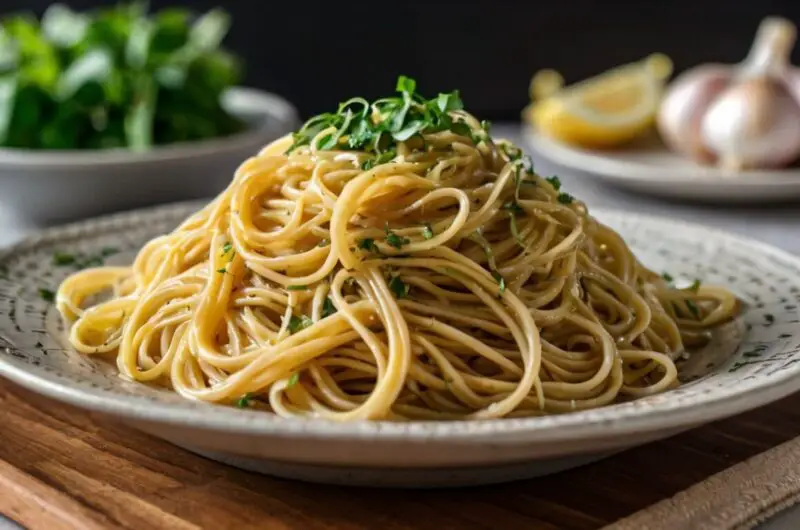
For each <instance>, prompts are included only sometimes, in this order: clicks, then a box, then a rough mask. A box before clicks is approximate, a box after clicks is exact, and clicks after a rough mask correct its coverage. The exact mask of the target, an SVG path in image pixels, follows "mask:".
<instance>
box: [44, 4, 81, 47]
mask: <svg viewBox="0 0 800 530" xmlns="http://www.w3.org/2000/svg"><path fill="white" fill-rule="evenodd" d="M41 28H42V33H43V34H44V36H45V38H46V39H47V40H49V41H50V42H52V43H53V44H54V45H56V46H58V47H59V48H70V47H72V46H75V45H76V44H78V43H79V42H80V41H82V40H83V39H84V38H85V37H86V32H87V30H88V29H89V18H88V17H87V16H86V15H83V14H80V13H76V12H74V11H72V10H71V9H70V8H69V7H67V6H65V5H63V4H52V5H51V6H50V7H48V8H47V10H46V11H45V12H44V14H43V15H42V22H41Z"/></svg>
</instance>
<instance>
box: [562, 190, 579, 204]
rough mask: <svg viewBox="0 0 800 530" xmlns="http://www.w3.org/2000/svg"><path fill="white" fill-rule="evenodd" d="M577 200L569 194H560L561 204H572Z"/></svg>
mask: <svg viewBox="0 0 800 530" xmlns="http://www.w3.org/2000/svg"><path fill="white" fill-rule="evenodd" d="M574 200H575V197H573V196H572V195H570V194H569V193H564V192H561V193H559V194H558V202H560V203H561V204H572V201H574Z"/></svg>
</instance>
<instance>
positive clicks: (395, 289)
mask: <svg viewBox="0 0 800 530" xmlns="http://www.w3.org/2000/svg"><path fill="white" fill-rule="evenodd" d="M389 289H391V291H392V294H394V297H395V298H397V299H398V300H399V299H401V298H405V297H406V296H408V292H409V291H410V290H411V286H410V285H408V284H407V283H405V282H403V280H401V279H400V277H399V276H392V279H391V280H389Z"/></svg>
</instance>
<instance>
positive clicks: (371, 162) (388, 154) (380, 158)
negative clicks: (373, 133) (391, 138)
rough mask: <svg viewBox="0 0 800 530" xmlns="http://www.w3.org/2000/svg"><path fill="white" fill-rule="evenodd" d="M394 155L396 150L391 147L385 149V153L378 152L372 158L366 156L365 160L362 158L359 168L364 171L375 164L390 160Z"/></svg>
mask: <svg viewBox="0 0 800 530" xmlns="http://www.w3.org/2000/svg"><path fill="white" fill-rule="evenodd" d="M396 156H397V152H396V151H395V150H394V149H391V150H389V151H386V152H385V153H381V154H379V155H378V156H376V157H374V158H368V159H367V160H364V162H363V163H362V164H361V169H363V170H364V171H368V170H370V169H372V168H374V167H375V166H379V165H381V164H385V163H387V162H391V161H392V160H393V159H394V157H396Z"/></svg>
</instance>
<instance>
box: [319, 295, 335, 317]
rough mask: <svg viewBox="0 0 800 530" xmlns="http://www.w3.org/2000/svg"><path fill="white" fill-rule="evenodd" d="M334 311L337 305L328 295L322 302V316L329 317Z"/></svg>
mask: <svg viewBox="0 0 800 530" xmlns="http://www.w3.org/2000/svg"><path fill="white" fill-rule="evenodd" d="M334 313H336V306H335V305H333V300H331V298H330V297H329V296H328V297H326V298H325V302H324V303H323V304H322V318H328V317H329V316H331V315H332V314H334Z"/></svg>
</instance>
